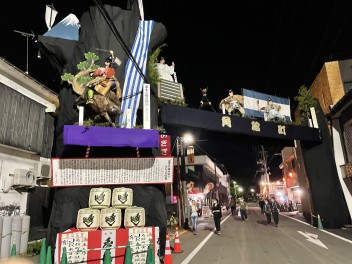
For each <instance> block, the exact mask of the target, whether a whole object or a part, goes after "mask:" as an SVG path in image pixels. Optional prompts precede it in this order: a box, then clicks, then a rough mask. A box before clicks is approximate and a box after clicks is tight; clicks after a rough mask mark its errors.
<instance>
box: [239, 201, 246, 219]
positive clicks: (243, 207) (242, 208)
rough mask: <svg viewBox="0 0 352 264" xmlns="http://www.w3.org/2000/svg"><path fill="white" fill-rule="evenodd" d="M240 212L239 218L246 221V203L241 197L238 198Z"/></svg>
mask: <svg viewBox="0 0 352 264" xmlns="http://www.w3.org/2000/svg"><path fill="white" fill-rule="evenodd" d="M239 207H240V213H241V219H242V222H243V221H247V211H248V205H247V203H246V202H245V201H244V199H243V198H241V199H240V205H239Z"/></svg>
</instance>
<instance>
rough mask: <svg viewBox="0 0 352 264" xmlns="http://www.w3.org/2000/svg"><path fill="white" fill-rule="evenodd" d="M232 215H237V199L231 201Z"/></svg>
mask: <svg viewBox="0 0 352 264" xmlns="http://www.w3.org/2000/svg"><path fill="white" fill-rule="evenodd" d="M230 208H231V215H232V216H234V215H235V214H236V199H235V198H231V201H230Z"/></svg>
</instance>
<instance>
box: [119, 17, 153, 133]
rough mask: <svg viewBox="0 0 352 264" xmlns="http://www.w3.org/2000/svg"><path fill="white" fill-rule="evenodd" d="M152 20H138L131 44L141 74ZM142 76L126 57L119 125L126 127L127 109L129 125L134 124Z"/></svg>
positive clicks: (146, 53) (141, 88)
mask: <svg viewBox="0 0 352 264" xmlns="http://www.w3.org/2000/svg"><path fill="white" fill-rule="evenodd" d="M153 26H154V21H153V20H149V21H139V28H138V32H137V35H136V38H135V40H134V43H133V46H132V51H131V53H132V56H133V58H134V59H135V61H136V62H137V64H138V66H139V68H140V69H141V70H142V72H143V74H145V73H146V68H147V59H148V47H149V40H150V35H151V32H152V30H153ZM143 83H144V80H143V76H141V74H140V73H139V72H138V70H137V68H136V67H135V65H134V63H133V62H132V61H131V59H128V61H127V64H126V68H125V83H124V86H123V92H122V102H121V110H122V112H123V113H122V115H121V116H120V120H119V123H120V126H121V127H126V125H127V115H126V114H127V109H130V110H131V113H132V115H131V125H132V128H133V127H134V126H135V125H136V118H137V109H138V106H139V102H140V98H141V92H142V90H143Z"/></svg>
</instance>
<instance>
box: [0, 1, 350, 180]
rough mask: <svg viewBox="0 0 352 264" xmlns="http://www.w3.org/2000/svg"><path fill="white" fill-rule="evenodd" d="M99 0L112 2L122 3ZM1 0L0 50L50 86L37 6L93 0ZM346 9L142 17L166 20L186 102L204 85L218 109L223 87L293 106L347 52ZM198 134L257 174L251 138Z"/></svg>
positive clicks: (166, 10) (186, 11) (346, 5)
mask: <svg viewBox="0 0 352 264" xmlns="http://www.w3.org/2000/svg"><path fill="white" fill-rule="evenodd" d="M102 2H103V3H106V4H111V5H117V6H120V7H124V6H126V3H127V1H102ZM215 3H216V4H215ZM9 4H10V5H12V4H13V5H12V8H8V9H3V11H2V15H1V17H0V19H1V25H2V26H1V29H0V31H1V36H2V38H1V40H2V41H1V42H0V57H2V58H4V59H5V60H7V61H8V62H10V63H11V64H13V65H14V66H16V67H18V68H19V69H21V70H23V71H26V69H27V54H28V71H29V75H31V76H32V77H34V78H35V79H37V80H38V81H39V82H42V83H43V84H44V85H46V86H47V87H49V88H51V89H53V90H56V91H58V90H57V89H58V87H59V86H58V83H59V81H60V76H58V75H56V74H54V72H53V71H52V70H51V66H50V64H49V63H48V61H47V60H46V58H42V59H38V58H37V52H38V48H37V44H36V42H35V40H36V38H37V35H42V34H44V33H45V32H46V31H47V27H46V24H45V20H44V14H45V5H51V4H53V6H54V7H55V9H56V10H57V11H58V12H59V13H58V15H57V18H56V20H55V23H57V22H59V21H61V20H62V19H63V18H65V17H66V16H67V15H69V14H70V13H73V14H75V15H76V16H77V17H78V19H79V18H80V17H81V15H82V13H83V12H85V11H86V10H87V9H88V6H89V5H94V4H95V2H94V1H85V2H84V3H82V2H81V1H80V2H79V1H66V0H64V1H56V2H55V1H53V2H46V1H34V2H33V1H32V2H29V1H27V2H25V3H24V4H19V3H11V2H9ZM350 10H352V2H351V1H347V0H346V1H342V0H330V1H329V0H323V1H321V0H319V1H318V0H306V1H297V0H294V1H288V0H286V1H285V0H278V1H261V0H257V1H254V0H248V1H240V2H239V1H230V2H226V1H222V2H211V4H210V3H209V4H206V2H205V1H167V0H153V1H145V3H144V16H145V19H146V20H154V21H156V22H161V23H163V24H164V25H165V27H166V30H167V32H168V35H167V39H166V40H165V43H166V44H167V46H166V47H165V48H164V49H163V51H162V53H161V55H162V56H164V57H165V59H166V63H167V64H171V62H172V61H174V62H175V64H176V68H175V69H176V73H177V77H178V81H179V82H180V83H182V84H183V86H184V95H185V98H186V103H187V104H188V106H189V107H193V108H198V107H199V101H200V99H201V98H202V94H201V92H200V88H202V87H208V89H209V90H208V98H209V100H210V101H211V102H212V103H213V105H214V108H215V110H216V111H218V112H220V110H219V108H218V104H219V102H220V100H221V99H222V98H224V97H226V96H227V93H228V90H229V89H232V90H233V91H234V93H239V94H241V89H242V88H246V89H251V90H254V91H258V92H263V93H268V94H271V95H276V96H280V97H285V98H290V99H291V106H292V109H293V108H294V107H295V106H296V102H295V101H294V96H296V95H297V91H298V89H299V87H300V86H301V85H305V86H307V87H309V86H310V85H311V84H312V82H313V81H314V78H315V76H316V75H317V74H318V73H319V71H320V70H321V68H322V66H323V64H324V62H327V61H332V60H341V59H348V58H351V57H352V43H351V37H350V34H351V32H352V16H351V15H350ZM14 30H16V31H21V32H25V33H29V34H31V33H32V32H33V34H34V37H33V38H32V37H29V38H28V53H27V42H26V41H27V38H26V37H25V36H23V35H22V34H20V33H16V32H14ZM198 140H199V141H198V142H196V144H198V145H199V146H200V148H201V149H202V150H203V151H202V150H201V149H199V151H200V152H204V151H205V152H206V153H207V154H209V156H211V157H213V158H216V159H217V160H218V161H219V162H220V163H223V164H224V165H225V167H226V169H227V170H228V172H229V174H230V175H232V176H233V177H235V178H241V179H243V184H244V185H245V184H246V185H248V184H252V183H254V182H253V181H252V180H254V181H255V180H256V179H258V178H259V175H257V177H256V178H255V172H256V170H257V169H258V165H257V164H256V161H257V160H258V149H259V147H260V146H259V145H252V144H251V142H243V143H241V144H236V145H231V144H226V142H221V140H220V141H219V142H209V141H207V140H206V139H198ZM196 151H197V147H196ZM268 151H269V153H268V154H269V157H268V160H269V161H270V160H271V162H272V164H275V166H274V167H277V166H278V165H277V164H276V163H278V164H279V163H280V162H279V161H280V160H279V161H278V162H277V161H276V160H277V159H278V156H273V154H274V153H277V152H280V150H277V147H276V146H272V147H268ZM200 154H202V153H200ZM269 166H270V165H269ZM278 173H280V172H278ZM272 174H275V172H273V173H272ZM280 176H281V175H278V176H277V177H280ZM273 177H274V176H273Z"/></svg>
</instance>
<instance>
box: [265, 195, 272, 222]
mask: <svg viewBox="0 0 352 264" xmlns="http://www.w3.org/2000/svg"><path fill="white" fill-rule="evenodd" d="M264 203H265V204H264V214H265V216H266V224H267V225H268V227H270V226H271V204H270V203H269V199H265V200H264Z"/></svg>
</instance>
